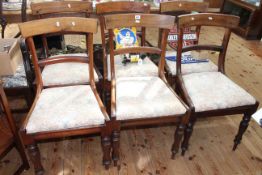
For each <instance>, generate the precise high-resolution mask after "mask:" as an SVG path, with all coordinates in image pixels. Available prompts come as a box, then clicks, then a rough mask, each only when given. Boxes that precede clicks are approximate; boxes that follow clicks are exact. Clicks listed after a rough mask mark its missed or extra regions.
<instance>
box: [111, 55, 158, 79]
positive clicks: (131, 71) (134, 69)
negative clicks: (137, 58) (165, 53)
mask: <svg viewBox="0 0 262 175" xmlns="http://www.w3.org/2000/svg"><path fill="white" fill-rule="evenodd" d="M107 62H108V64H107V65H108V68H107V70H108V80H109V81H110V80H111V72H110V70H111V69H110V56H108V57H107ZM115 73H116V78H120V77H143V76H158V67H157V66H156V65H155V64H154V63H153V62H152V61H151V60H150V59H149V58H148V57H146V58H145V59H144V60H143V64H142V65H138V64H137V63H127V64H126V65H123V63H122V58H121V57H120V55H117V56H115Z"/></svg>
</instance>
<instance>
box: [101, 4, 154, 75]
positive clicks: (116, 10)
mask: <svg viewBox="0 0 262 175" xmlns="http://www.w3.org/2000/svg"><path fill="white" fill-rule="evenodd" d="M124 13H145V14H148V13H150V5H149V4H147V3H143V2H134V1H115V2H111V1H110V2H103V3H98V4H96V14H97V15H98V16H99V22H100V30H101V40H102V47H103V70H104V73H103V77H108V76H107V52H106V48H107V45H106V44H107V41H108V33H107V31H106V27H105V15H109V14H124ZM137 34H138V35H139V36H140V37H141V45H142V46H144V45H145V44H146V38H145V36H146V29H145V28H144V27H142V28H141V32H138V33H137Z"/></svg>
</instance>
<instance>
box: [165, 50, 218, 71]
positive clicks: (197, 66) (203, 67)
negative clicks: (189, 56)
mask: <svg viewBox="0 0 262 175" xmlns="http://www.w3.org/2000/svg"><path fill="white" fill-rule="evenodd" d="M173 55H176V52H172V51H167V52H166V56H173ZM166 66H167V67H168V69H169V70H170V72H171V74H172V75H173V76H175V75H176V62H175V61H170V60H167V59H166ZM181 71H182V74H183V75H185V74H190V73H198V72H217V71H218V67H217V65H215V64H214V63H213V62H212V61H211V60H209V61H208V62H202V63H190V64H181Z"/></svg>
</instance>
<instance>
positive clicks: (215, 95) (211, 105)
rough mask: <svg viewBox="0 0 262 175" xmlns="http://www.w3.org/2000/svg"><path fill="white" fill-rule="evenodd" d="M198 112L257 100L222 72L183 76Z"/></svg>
mask: <svg viewBox="0 0 262 175" xmlns="http://www.w3.org/2000/svg"><path fill="white" fill-rule="evenodd" d="M183 81H184V83H185V87H186V89H187V92H188V94H189V96H190V98H191V100H192V102H193V104H194V106H195V111H196V112H202V111H210V110H216V109H225V108H232V107H238V106H244V105H252V104H255V102H256V100H255V98H254V97H252V96H251V95H250V94H249V93H248V92H246V91H245V90H244V89H242V88H241V87H239V86H238V85H237V84H235V83H234V82H233V81H231V80H230V79H229V78H227V77H226V76H225V75H224V74H222V73H220V72H203V73H193V74H188V75H184V76H183Z"/></svg>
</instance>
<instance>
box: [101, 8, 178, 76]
mask: <svg viewBox="0 0 262 175" xmlns="http://www.w3.org/2000/svg"><path fill="white" fill-rule="evenodd" d="M174 21H175V17H173V16H168V15H157V14H141V13H140V14H137V13H135V14H134V13H131V14H121V15H107V16H105V27H106V29H107V30H109V47H110V66H111V77H112V79H115V69H114V59H115V55H120V54H126V53H153V54H159V55H161V58H160V62H159V76H163V75H164V64H165V50H166V43H167V35H168V32H169V29H171V28H172V26H173V25H174ZM122 27H145V28H161V29H162V30H163V33H162V41H161V47H160V48H158V47H147V46H138V47H128V48H121V49H116V50H115V49H114V39H113V38H114V32H113V30H114V29H115V28H122Z"/></svg>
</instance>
